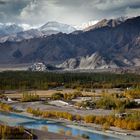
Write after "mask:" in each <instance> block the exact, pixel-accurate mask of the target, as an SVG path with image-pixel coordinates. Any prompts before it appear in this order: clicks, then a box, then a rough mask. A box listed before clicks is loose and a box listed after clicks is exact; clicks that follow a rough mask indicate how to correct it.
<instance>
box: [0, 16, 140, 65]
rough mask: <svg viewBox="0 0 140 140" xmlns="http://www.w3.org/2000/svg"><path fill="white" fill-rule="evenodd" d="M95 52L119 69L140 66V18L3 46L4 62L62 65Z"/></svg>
mask: <svg viewBox="0 0 140 140" xmlns="http://www.w3.org/2000/svg"><path fill="white" fill-rule="evenodd" d="M94 53H98V54H99V56H100V59H99V60H98V61H99V63H101V62H100V61H105V62H104V64H112V63H113V66H118V67H120V66H140V17H136V18H132V19H127V20H126V21H124V22H121V23H119V24H115V25H114V26H103V27H100V28H95V29H90V30H88V31H85V32H79V33H77V34H73V33H72V34H62V33H59V34H56V35H51V36H48V37H42V38H37V39H30V40H24V41H21V42H12V43H11V42H5V43H1V44H0V63H1V64H4V63H7V64H8V63H10V64H12V63H30V62H36V61H44V62H46V63H51V64H52V63H53V64H59V63H62V62H64V61H65V60H68V59H70V58H75V59H79V58H81V57H85V58H88V57H86V56H89V57H90V56H92V55H93V54H94ZM92 57H93V56H92ZM96 63H97V62H96ZM86 66H87V65H86Z"/></svg>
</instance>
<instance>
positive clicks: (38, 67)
mask: <svg viewBox="0 0 140 140" xmlns="http://www.w3.org/2000/svg"><path fill="white" fill-rule="evenodd" d="M46 69H47V67H46V65H45V64H44V63H41V62H40V63H34V64H33V65H32V66H30V67H29V68H28V70H29V71H46Z"/></svg>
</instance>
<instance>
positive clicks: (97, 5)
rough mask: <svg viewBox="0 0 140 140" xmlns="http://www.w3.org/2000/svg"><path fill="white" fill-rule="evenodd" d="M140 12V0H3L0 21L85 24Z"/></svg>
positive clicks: (0, 3) (1, 0) (37, 24)
mask: <svg viewBox="0 0 140 140" xmlns="http://www.w3.org/2000/svg"><path fill="white" fill-rule="evenodd" d="M139 15H140V0H0V22H1V23H18V24H23V25H24V26H28V24H29V25H31V26H39V25H43V24H45V23H46V22H48V21H58V22H61V23H66V24H70V25H81V24H83V23H87V22H93V23H94V22H96V21H99V20H101V19H105V18H106V19H110V18H117V17H121V16H125V17H133V16H139Z"/></svg>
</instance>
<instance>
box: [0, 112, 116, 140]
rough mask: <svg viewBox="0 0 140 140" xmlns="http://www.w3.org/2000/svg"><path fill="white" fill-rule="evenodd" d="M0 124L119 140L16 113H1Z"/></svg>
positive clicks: (96, 139) (98, 139)
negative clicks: (45, 128)
mask: <svg viewBox="0 0 140 140" xmlns="http://www.w3.org/2000/svg"><path fill="white" fill-rule="evenodd" d="M0 122H3V123H4V124H7V125H10V126H18V125H21V126H24V127H25V128H33V129H38V130H41V129H42V128H44V127H47V129H48V131H49V132H54V133H59V131H60V130H64V131H65V132H66V131H70V132H71V133H72V135H73V136H77V135H82V134H85V135H88V136H89V137H90V140H118V139H117V138H115V137H110V136H106V135H102V134H98V133H94V132H89V131H88V130H82V129H80V128H75V127H69V126H65V125H63V124H61V123H56V122H53V121H47V120H45V119H35V118H31V117H27V116H23V115H19V114H14V113H5V112H0Z"/></svg>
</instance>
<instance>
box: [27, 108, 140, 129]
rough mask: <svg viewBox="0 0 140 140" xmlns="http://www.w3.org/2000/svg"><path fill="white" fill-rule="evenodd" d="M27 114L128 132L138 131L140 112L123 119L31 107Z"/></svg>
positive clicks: (113, 116) (139, 127) (112, 116)
mask: <svg viewBox="0 0 140 140" xmlns="http://www.w3.org/2000/svg"><path fill="white" fill-rule="evenodd" d="M27 112H28V113H31V114H33V115H35V116H42V117H43V118H55V119H56V118H57V119H59V118H64V119H67V120H69V121H74V120H76V121H84V122H85V123H95V124H100V125H102V126H103V128H106V129H108V128H109V127H110V126H115V127H119V128H122V129H128V130H140V122H139V121H140V112H139V111H135V112H133V113H130V114H127V116H126V117H125V118H123V117H122V118H120V117H116V116H115V115H108V116H96V115H86V116H81V115H78V114H77V115H74V114H71V113H68V112H60V111H43V110H40V109H39V108H37V109H33V108H31V107H28V108H27Z"/></svg>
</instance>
